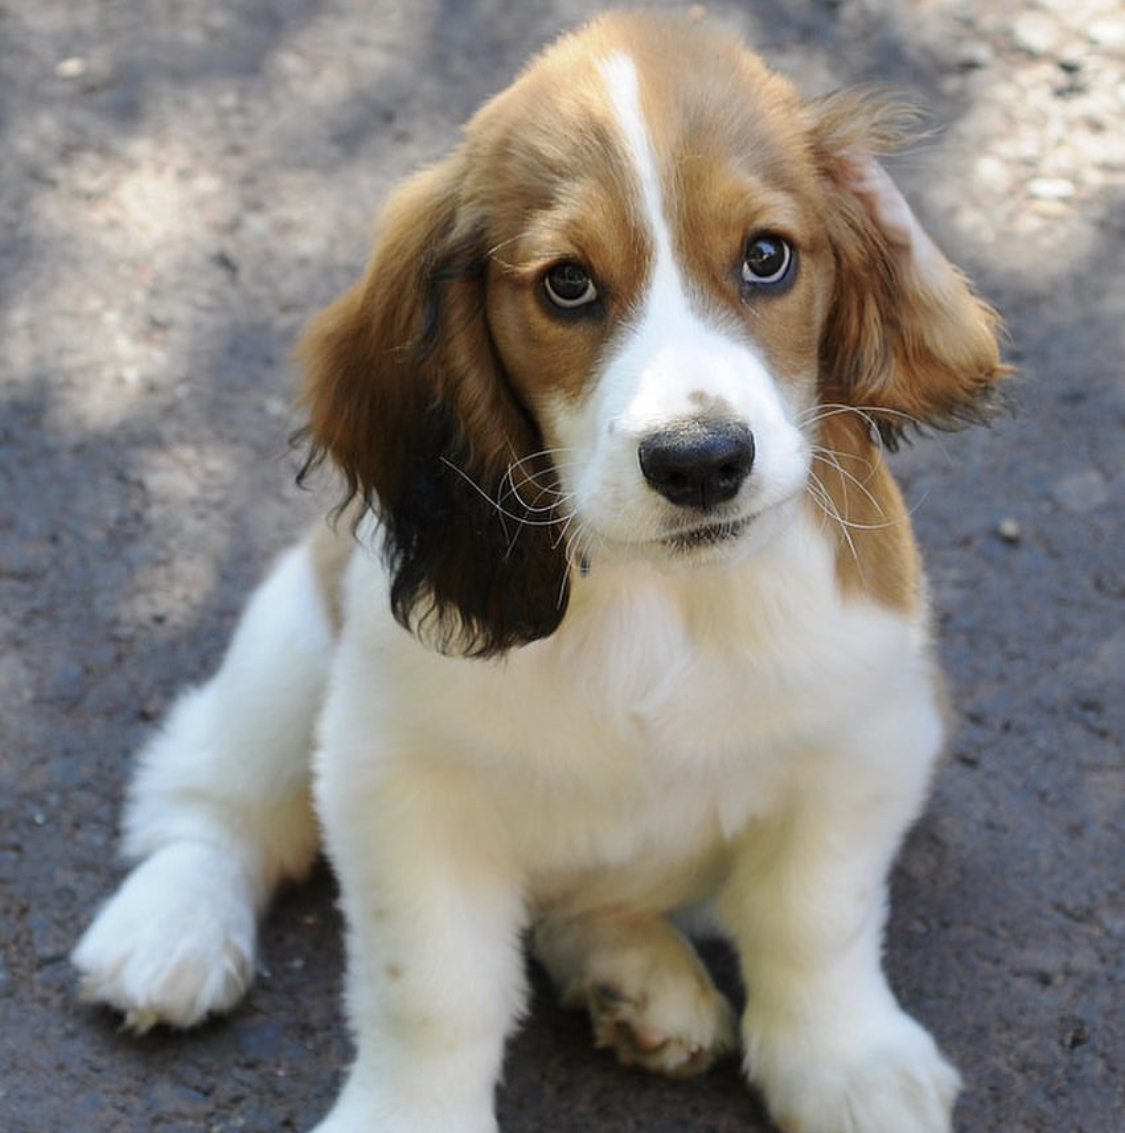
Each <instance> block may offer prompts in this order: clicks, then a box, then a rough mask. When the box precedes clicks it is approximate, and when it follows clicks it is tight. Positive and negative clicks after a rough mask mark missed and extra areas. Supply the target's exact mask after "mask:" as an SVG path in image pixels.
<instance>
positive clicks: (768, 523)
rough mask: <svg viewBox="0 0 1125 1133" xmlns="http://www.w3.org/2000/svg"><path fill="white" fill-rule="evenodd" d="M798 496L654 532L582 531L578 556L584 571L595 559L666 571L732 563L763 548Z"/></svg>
mask: <svg viewBox="0 0 1125 1133" xmlns="http://www.w3.org/2000/svg"><path fill="white" fill-rule="evenodd" d="M798 500H799V497H798V496H791V497H789V498H788V499H785V500H782V501H780V502H779V503H777V504H774V505H773V506H772V507H769V508H767V509H765V510H764V511H761V512H758V513H756V514H753V515H749V516H737V515H736V516H732V517H730V518H729V519H727V518H713V519H701V520H700V521H699V522H698V523H696V524H690V523H683V524H680V525H678V526H677V527H675V528H673V529H671V530H669V531H667V532H666V533H663V534H660V535H657V536H648V537H640V536H638V538H636V539H623V538H607V537H605V536H601V535H599V534H598V533H596V531H593V530H591V529H588V534H589V535H590V536H591V537H590V538H589V543H588V546H589V548H590V549H589V551H588V553H586V554H584V555H583V556H582V558H581V565H582V568H583V571H584V572H593V571H594V570H596V568H597V565H598V564H599V563H618V564H622V563H630V562H643V563H647V564H649V565H651V566H655V567H657V568H659V569H660V570H663V571H667V572H668V573H671V574H682V573H687V572H692V571H699V570H710V569H722V568H724V567H731V566H736V565H738V564H739V563H742V562H745V561H746V560H747V559H749V558H751V557H753V556H754V555H756V554H758V553H759V552H760V551H762V550H764V549H765V548H766V547H768V546H769V545H770V544H771V543H772V542H773V541H774V540H775V539H776V538H777V537H778V535H779V534H781V532H782V531H784V530H785V529H786V528H787V527H788V526H789V525H790V524H791V523H792V522H793V519H794V517H795V516H796V514H797V508H798Z"/></svg>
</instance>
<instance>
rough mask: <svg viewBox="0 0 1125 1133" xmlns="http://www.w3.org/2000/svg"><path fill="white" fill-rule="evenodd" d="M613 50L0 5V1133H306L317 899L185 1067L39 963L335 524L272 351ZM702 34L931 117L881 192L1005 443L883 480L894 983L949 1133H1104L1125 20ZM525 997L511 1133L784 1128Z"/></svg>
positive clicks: (521, 36) (1121, 1021) (1112, 959)
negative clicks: (953, 1130)
mask: <svg viewBox="0 0 1125 1133" xmlns="http://www.w3.org/2000/svg"><path fill="white" fill-rule="evenodd" d="M654 6H656V7H668V8H687V5H684V4H656V5H654ZM599 7H600V6H599V5H597V4H594V3H589V2H586V0H558V2H555V3H547V2H544V0H529V2H524V3H519V4H517V3H514V2H512V3H503V2H501V0H464V2H460V0H459V2H457V3H454V2H453V0H446V2H438V0H424V2H421V3H409V2H407V0H397V2H396V0H381V2H380V0H370V2H364V0H83V2H79V3H75V2H73V0H35V2H34V3H30V2H27V3H25V2H23V0H6V2H5V0H0V477H2V479H0V485H2V493H3V495H2V498H0V699H2V703H3V711H2V715H0V1128H2V1129H3V1130H6V1131H11V1133H54V1131H63V1130H67V1131H77V1130H82V1131H95V1133H140V1131H142V1130H144V1131H148V1130H152V1131H159V1133H187V1131H189V1130H191V1131H197V1130H206V1131H208V1133H225V1131H228V1130H273V1129H288V1130H304V1129H306V1128H307V1127H309V1126H310V1125H311V1124H312V1123H313V1122H314V1121H315V1120H316V1119H317V1118H318V1116H319V1115H321V1114H322V1113H323V1111H324V1110H325V1109H326V1107H327V1106H328V1104H329V1103H330V1101H331V1099H332V1097H333V1095H334V1092H335V1090H336V1088H337V1085H338V1082H339V1078H340V1074H341V1069H342V1067H343V1066H344V1065H345V1063H346V1061H347V1058H348V1056H349V1047H348V1041H347V1036H346V1033H345V1030H344V1027H343V1024H342V1020H341V1014H340V1008H339V994H338V993H339V982H340V965H341V961H340V925H339V921H338V917H337V915H336V912H335V909H334V893H333V886H332V882H331V879H330V877H329V875H328V872H327V870H326V869H323V868H322V869H321V870H320V871H319V872H318V874H317V876H316V877H315V878H314V879H313V881H312V883H311V884H309V885H307V886H305V887H303V888H300V889H295V890H293V891H291V892H288V893H286V894H285V895H284V896H283V897H282V899H281V900H280V901H279V902H278V903H277V905H276V907H275V908H274V909H273V911H272V913H271V914H270V916H269V919H268V921H267V923H266V925H265V928H264V932H263V947H262V969H261V971H260V973H259V978H258V980H257V982H256V984H255V986H254V988H253V990H252V992H251V994H250V995H249V997H248V999H247V1000H246V1001H245V1003H244V1004H243V1005H242V1006H240V1007H239V1008H238V1009H237V1010H236V1011H235V1012H234V1014H233V1015H232V1016H230V1017H229V1018H226V1019H222V1020H218V1021H215V1022H213V1023H210V1024H208V1025H207V1026H205V1027H203V1028H202V1029H200V1030H198V1031H196V1032H193V1033H190V1034H186V1035H183V1034H172V1033H167V1032H160V1031H156V1032H153V1033H151V1034H149V1035H148V1036H146V1037H145V1038H143V1039H136V1038H133V1037H130V1036H128V1035H125V1034H123V1033H121V1032H120V1031H119V1029H118V1021H117V1020H116V1019H115V1018H114V1017H113V1016H112V1015H111V1014H109V1013H107V1012H103V1011H100V1010H98V1009H94V1008H90V1007H85V1006H81V1005H79V1003H78V1002H77V999H76V994H75V991H76V989H75V983H74V977H73V974H72V972H71V969H70V967H69V965H68V963H67V953H68V950H69V949H70V947H71V946H72V945H73V943H74V941H75V939H76V937H77V935H78V934H79V932H80V931H81V929H82V928H83V927H84V925H85V924H86V922H87V920H88V917H89V915H90V911H91V909H92V908H93V907H94V906H95V905H96V903H97V902H98V901H99V899H101V898H103V897H104V896H105V895H107V894H108V892H109V891H110V889H111V887H112V886H113V885H114V883H115V881H116V880H117V879H118V878H119V877H120V876H121V871H120V867H119V864H118V862H117V860H116V857H115V833H116V824H117V818H118V814H119V808H120V802H121V796H122V789H123V784H124V782H125V779H126V776H127V772H128V769H129V765H130V759H131V753H132V752H133V751H134V750H135V749H136V747H137V746H138V744H139V743H140V742H141V741H142V740H143V739H144V737H145V736H146V735H147V734H148V733H149V731H150V729H151V728H152V726H153V722H154V720H155V719H156V718H158V717H159V715H160V714H161V712H162V711H163V710H164V708H165V707H166V706H167V705H168V703H169V701H170V699H171V698H172V696H173V695H174V694H175V692H176V690H177V689H178V688H180V687H181V686H182V685H183V684H184V683H185V682H186V681H189V680H195V679H199V678H200V677H202V676H204V675H205V674H206V673H207V672H208V671H209V669H210V668H211V667H212V666H213V665H214V664H215V662H216V660H217V658H218V656H219V653H220V651H221V649H222V647H223V645H224V642H225V640H226V638H227V635H228V633H229V631H230V628H231V625H232V621H233V619H234V617H235V616H236V614H237V611H238V609H239V606H240V604H241V602H242V600H243V598H244V596H245V595H246V593H247V591H248V589H249V588H250V587H251V586H252V584H253V583H254V581H255V579H256V578H257V577H258V576H259V575H260V573H261V571H262V570H263V568H264V566H265V565H266V564H267V562H268V561H269V558H270V556H271V555H272V554H274V553H275V552H276V551H278V550H279V549H280V548H281V547H282V546H283V545H284V544H285V543H286V542H287V541H288V540H289V539H290V538H291V537H292V536H293V535H294V534H295V533H297V532H299V531H300V530H302V529H303V527H304V526H305V525H306V524H307V522H308V521H309V520H310V518H311V517H313V516H314V515H315V514H316V513H317V512H318V511H319V510H322V509H323V507H324V502H325V499H324V497H323V496H318V495H317V494H316V493H312V494H310V493H304V492H301V491H299V490H298V489H297V488H296V487H295V486H294V483H293V473H294V471H295V468H296V464H297V459H296V457H295V456H294V455H293V454H291V452H290V451H289V448H288V445H287V437H288V434H289V432H290V430H291V429H292V427H293V426H294V425H295V424H296V421H295V419H294V417H293V416H292V412H291V410H290V399H291V395H292V392H293V389H294V385H295V373H294V368H293V366H292V364H291V362H290V349H291V344H292V342H293V339H294V336H295V333H296V331H297V329H298V327H299V326H300V324H301V323H302V321H303V320H304V319H305V318H306V317H307V316H308V315H309V314H310V313H311V312H312V311H313V310H315V309H316V308H317V307H318V306H319V305H320V304H322V303H323V302H324V301H326V300H327V299H329V298H330V297H331V296H332V295H333V294H334V293H335V292H336V291H337V290H338V289H339V288H340V287H341V286H342V285H344V284H345V283H346V282H348V281H349V280H350V279H351V278H352V277H353V276H354V275H355V274H356V273H357V272H358V270H359V268H360V266H361V263H362V260H363V256H364V252H365V246H366V242H367V237H368V231H369V221H370V216H371V213H372V211H373V208H374V206H375V205H376V203H377V202H378V200H379V199H380V198H381V197H382V195H383V194H384V193H385V192H386V190H387V189H388V187H389V186H390V185H391V184H392V183H393V182H394V181H395V180H396V179H397V178H399V177H400V176H401V175H402V174H404V173H405V172H407V171H408V170H410V169H411V168H413V167H415V166H416V165H418V164H419V163H420V162H422V161H424V160H426V159H428V158H431V157H434V156H436V155H437V154H439V153H440V152H442V150H443V149H444V148H445V147H447V146H448V145H449V144H450V143H451V141H452V140H453V139H454V138H455V137H456V131H457V127H458V124H459V123H460V121H462V120H463V119H464V118H465V117H466V116H467V115H468V114H469V113H470V111H471V110H472V109H473V108H474V106H475V105H476V104H477V103H478V102H479V101H480V100H481V99H482V98H484V97H485V96H487V95H488V94H490V93H491V92H493V91H495V90H498V89H499V88H501V87H502V86H504V85H505V84H506V83H507V81H508V80H509V79H510V77H511V76H512V75H513V73H514V72H515V71H516V70H517V68H518V67H519V65H520V63H521V62H522V60H523V59H524V58H525V56H526V55H527V54H528V53H529V52H531V51H532V50H534V49H535V48H537V47H538V46H540V45H541V44H543V43H544V42H545V41H546V40H547V39H549V38H550V37H551V36H552V35H553V34H554V33H555V32H556V31H558V30H559V29H561V28H563V27H566V26H569V25H572V24H573V23H575V22H576V21H577V20H579V19H580V18H582V17H584V16H586V15H589V14H592V13H593V12H594V11H596V10H597V9H598V8H599ZM694 7H695V9H696V15H697V16H699V17H700V18H704V19H707V20H709V21H713V22H716V23H719V22H721V23H725V24H728V25H730V26H732V27H733V28H735V29H737V30H739V31H741V32H742V33H744V34H745V35H746V36H747V37H748V38H749V39H750V41H751V42H753V43H754V44H755V45H757V47H759V48H760V49H761V50H762V51H763V52H764V53H765V54H766V55H767V57H768V58H769V59H770V60H771V61H772V62H773V63H774V64H775V65H776V66H777V67H778V68H779V69H781V70H782V71H784V72H786V73H787V74H789V75H790V76H792V77H793V78H794V79H796V80H797V81H798V83H800V84H801V85H802V86H803V87H804V88H805V89H806V90H808V91H809V92H810V93H817V92H821V91H825V90H828V89H830V88H832V87H835V86H840V85H846V84H851V83H855V82H869V81H872V80H877V81H880V82H889V83H892V84H895V85H896V86H898V87H900V88H901V89H902V90H903V91H904V92H905V93H906V94H907V95H908V96H909V97H910V98H911V99H912V100H913V101H914V102H915V103H917V104H918V105H919V106H920V107H921V108H923V110H924V111H925V115H926V121H927V124H928V126H929V127H930V133H929V135H928V137H927V139H926V140H925V142H924V143H923V144H921V145H919V146H918V147H916V148H915V149H913V150H912V151H911V152H910V154H908V155H906V156H905V157H901V158H899V159H898V160H897V161H896V162H895V164H894V174H895V176H896V178H897V179H898V180H899V181H900V183H901V184H902V185H903V186H904V187H905V188H906V189H907V191H908V195H909V196H910V197H911V198H912V200H913V201H914V202H915V204H916V205H917V208H918V211H919V214H920V215H921V216H922V217H923V219H924V222H925V223H926V225H927V226H928V227H929V229H930V230H931V232H932V233H933V234H934V235H935V237H936V238H937V240H938V242H939V243H940V244H942V246H943V247H944V248H945V249H946V250H947V251H948V252H949V253H950V255H951V257H952V258H953V259H954V260H956V261H957V262H958V263H959V264H961V265H962V266H963V267H964V268H965V270H966V271H967V272H968V273H969V274H970V275H971V276H972V277H973V278H974V279H975V280H976V281H977V283H978V285H979V287H980V289H981V290H982V291H983V292H984V293H985V294H986V295H988V296H989V297H990V298H991V299H992V300H993V301H994V302H995V303H996V305H997V306H998V307H999V308H1000V310H1001V311H1002V313H1003V315H1004V317H1005V319H1006V322H1007V326H1008V329H1009V334H1010V344H1009V347H1008V356H1009V359H1010V360H1011V361H1012V362H1013V363H1014V364H1015V365H1016V366H1017V367H1018V378H1017V379H1016V381H1015V382H1014V383H1013V391H1014V398H1013V402H1014V409H1013V413H1012V415H1011V416H1010V417H1007V418H1004V419H1002V420H1001V421H999V422H998V423H997V424H996V425H995V426H994V427H992V428H991V429H989V430H983V429H977V430H971V431H969V432H966V433H963V434H958V435H950V436H941V437H938V438H935V439H930V440H925V441H921V442H919V443H917V444H916V445H915V446H913V448H911V449H910V450H909V451H908V452H906V453H903V454H901V455H900V456H899V457H897V458H895V464H896V467H897V469H898V471H899V473H900V475H901V478H902V480H903V483H904V485H905V488H906V492H907V495H908V498H909V500H910V502H911V506H912V508H913V512H914V519H915V522H916V524H917V527H918V530H919V534H920V538H921V541H922V543H923V546H924V549H925V552H926V555H927V559H928V563H929V570H930V578H931V582H932V589H933V598H934V604H935V607H936V611H937V627H938V632H939V635H940V644H941V650H942V653H943V655H944V658H945V661H946V664H947V667H948V671H949V675H950V682H951V686H952V691H953V696H954V700H955V702H956V705H957V708H958V711H959V713H960V725H959V728H958V731H957V735H956V740H955V742H954V746H953V749H952V752H951V757H950V758H949V759H948V761H947V762H946V763H945V765H944V766H943V767H942V769H941V772H940V774H939V776H938V779H937V783H936V789H935V793H934V798H933V802H932V805H931V807H930V809H929V811H928V812H927V815H926V817H925V819H924V820H923V821H922V822H921V824H920V825H919V826H918V828H917V829H916V830H915V831H914V833H913V834H912V836H911V837H910V839H909V841H908V843H907V845H906V847H905V851H904V853H903V856H902V859H901V863H900V865H899V867H898V869H897V871H896V873H895V878H894V912H893V916H892V920H891V926H890V933H889V942H888V963H889V967H890V970H891V973H892V976H893V981H894V983H895V986H896V988H897V989H898V991H899V992H900V994H901V996H902V998H903V1000H904V1001H905V1003H906V1004H907V1005H908V1007H909V1008H910V1010H911V1011H912V1012H914V1013H915V1014H917V1015H918V1016H919V1017H920V1018H921V1019H922V1020H924V1021H925V1023H926V1024H927V1025H928V1026H930V1027H931V1028H932V1029H933V1030H934V1032H935V1033H936V1035H937V1036H938V1038H939V1040H940V1042H941V1044H942V1045H943V1046H944V1048H945V1049H946V1050H947V1051H948V1052H949V1054H950V1055H951V1057H952V1058H953V1059H954V1061H956V1063H957V1064H958V1065H959V1066H960V1067H961V1068H962V1070H963V1071H964V1074H965V1078H966V1083H967V1090H966V1093H965V1096H964V1098H963V1100H962V1102H961V1103H960V1105H959V1108H958V1118H957V1120H958V1129H959V1130H961V1131H962V1133H986V1131H987V1133H991V1131H995V1133H1121V1130H1122V1129H1123V1128H1125V967H1123V964H1125V888H1123V875H1125V762H1123V757H1122V745H1121V737H1122V734H1123V724H1125V696H1123V687H1122V686H1123V681H1122V677H1123V674H1125V617H1123V613H1125V538H1123V534H1125V524H1123V508H1122V500H1123V497H1125V429H1123V426H1125V13H1123V11H1122V9H1121V6H1120V4H1119V3H1118V2H1116V0H1066V2H1061V0H1039V2H1037V3H1027V4H1021V5H1012V4H1008V3H1004V2H1003V0H982V2H980V3H973V2H969V0H914V2H907V0H901V2H896V0H760V2H753V3H736V2H734V0H727V2H721V3H709V4H707V5H706V6H705V8H704V7H703V6H699V5H696V6H694ZM709 957H710V959H711V960H712V961H713V962H714V963H715V965H716V966H717V968H718V970H719V972H720V975H721V978H722V979H723V981H724V982H725V983H726V985H727V986H728V987H731V988H733V987H734V985H735V982H736V981H735V976H734V969H733V965H732V963H731V958H730V956H729V955H728V954H727V953H725V952H724V951H723V950H722V949H713V950H712V951H711V952H710V953H709ZM533 982H534V986H535V989H536V990H535V996H534V1002H533V1005H532V1012H531V1016H530V1019H529V1021H528V1023H527V1025H526V1026H525V1027H524V1028H523V1029H522V1031H521V1032H520V1034H519V1035H518V1037H517V1038H516V1039H515V1040H514V1042H513V1043H512V1047H511V1052H510V1057H509V1061H508V1070H507V1075H506V1079H505V1083H504V1085H503V1086H502V1088H501V1090H500V1094H499V1105H500V1112H501V1121H502V1125H503V1128H504V1129H505V1131H506V1133H530V1131H533V1130H534V1131H539V1130H542V1131H545V1133H574V1131H590V1133H598V1131H601V1130H605V1131H608V1130H614V1131H621V1133H624V1131H628V1130H642V1129H643V1130H645V1131H646V1133H671V1131H673V1130H674V1131H677V1133H679V1131H683V1130H693V1131H697V1133H720V1131H721V1133H734V1131H735V1130H738V1131H739V1133H750V1131H753V1130H760V1131H765V1130H767V1129H768V1128H769V1125H768V1123H767V1121H766V1119H765V1117H764V1116H763V1112H762V1109H761V1107H760V1104H759V1103H758V1101H757V1100H756V1099H755V1098H754V1097H753V1096H752V1094H751V1093H750V1092H748V1091H747V1090H746V1089H745V1088H744V1087H743V1085H742V1084H741V1082H740V1081H739V1077H738V1073H737V1068H736V1067H735V1066H734V1065H727V1066H722V1067H719V1068H717V1069H716V1070H714V1071H712V1072H711V1073H710V1074H708V1075H707V1076H705V1077H703V1078H700V1079H697V1080H693V1081H690V1082H681V1083H671V1082H664V1081H658V1080H656V1079H653V1078H650V1077H647V1076H644V1075H641V1074H639V1073H630V1072H627V1071H625V1070H622V1069H619V1068H618V1067H617V1066H616V1065H615V1064H614V1063H613V1060H612V1058H611V1057H610V1056H609V1055H607V1054H605V1053H604V1052H595V1051H593V1050H592V1049H591V1046H590V1041H589V1036H588V1033H587V1031H588V1027H587V1024H586V1022H585V1020H584V1019H583V1018H582V1017H581V1016H579V1015H572V1014H569V1013H566V1012H562V1011H561V1010H559V1009H558V1008H556V1007H555V1006H554V1004H553V1003H552V1001H551V997H550V995H549V994H548V993H547V990H546V988H545V987H544V985H543V981H542V979H541V977H540V976H539V975H538V973H533Z"/></svg>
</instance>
